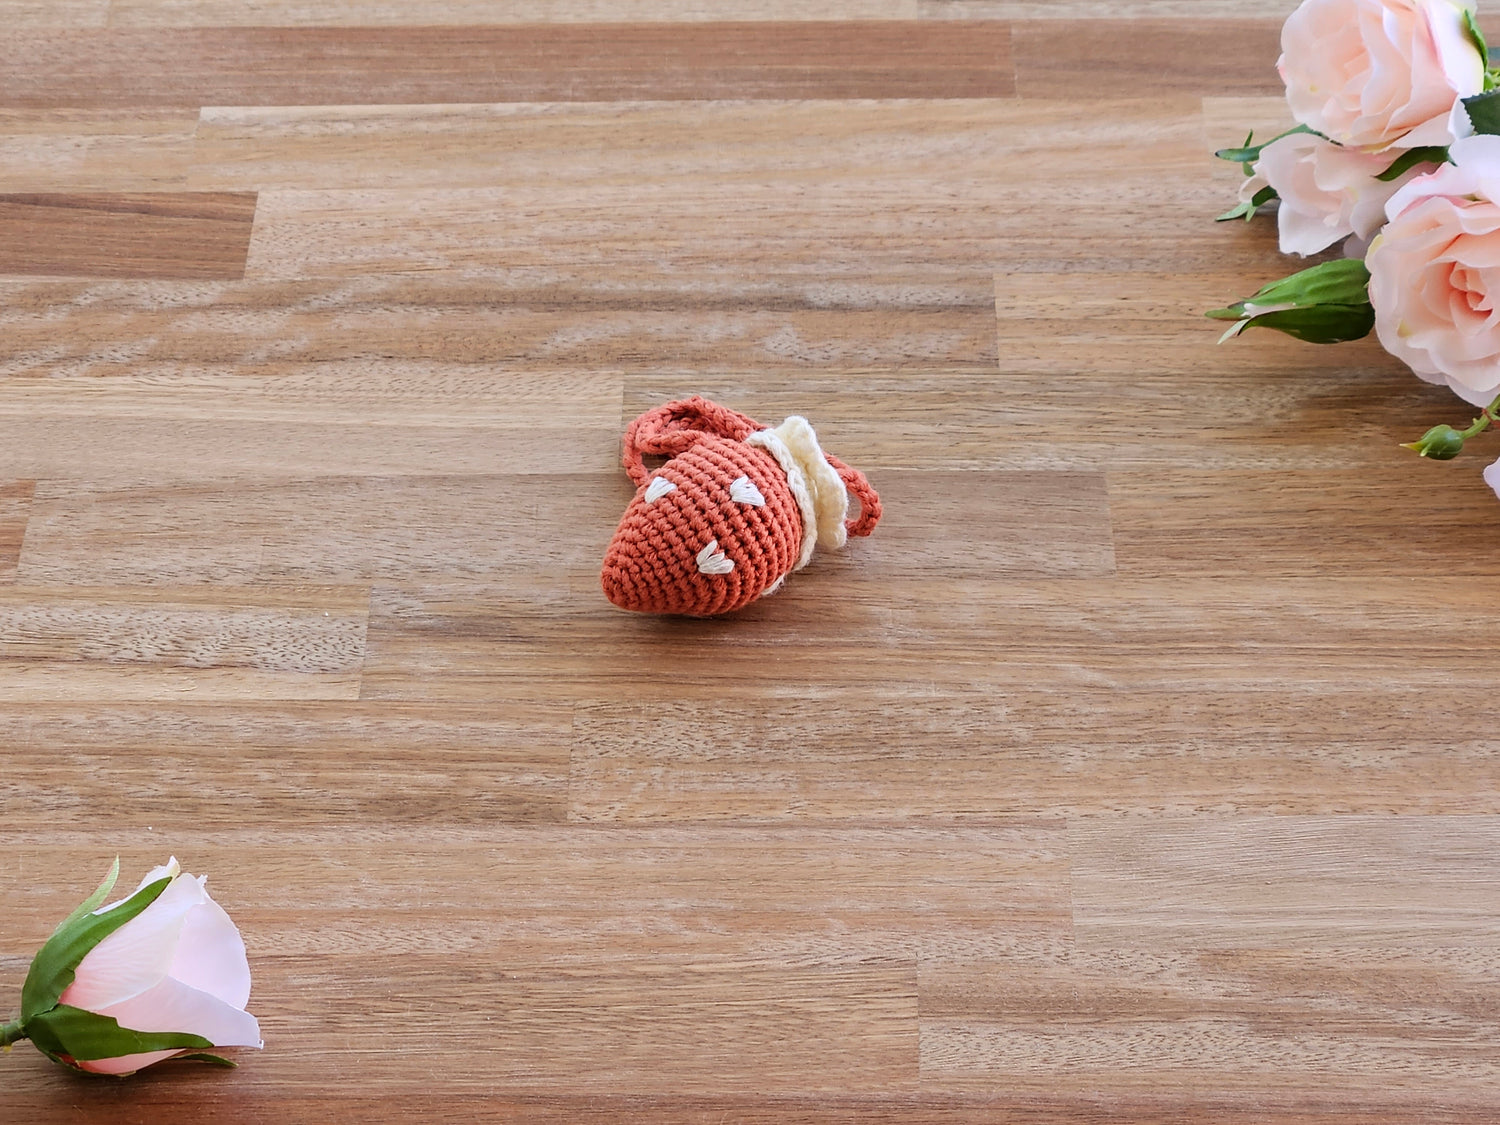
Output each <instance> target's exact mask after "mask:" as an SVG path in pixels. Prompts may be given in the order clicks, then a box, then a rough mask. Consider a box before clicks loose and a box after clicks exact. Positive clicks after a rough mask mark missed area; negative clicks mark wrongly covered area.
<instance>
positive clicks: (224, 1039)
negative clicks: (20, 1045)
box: [0, 859, 261, 1075]
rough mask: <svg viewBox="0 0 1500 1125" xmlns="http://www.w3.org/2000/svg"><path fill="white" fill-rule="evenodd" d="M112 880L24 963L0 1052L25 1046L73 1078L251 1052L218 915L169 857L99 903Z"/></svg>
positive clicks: (225, 926)
mask: <svg viewBox="0 0 1500 1125" xmlns="http://www.w3.org/2000/svg"><path fill="white" fill-rule="evenodd" d="M119 873H120V862H119V860H116V861H115V864H114V867H112V868H111V869H110V873H109V875H108V876H107V877H106V878H105V880H104V882H103V883H102V884H100V886H99V888H98V889H97V890H96V891H95V892H94V893H93V894H92V895H90V896H89V897H88V899H86V900H85V901H84V902H83V903H82V904H81V905H80V906H79V907H78V909H76V910H74V911H73V913H71V914H69V915H68V916H67V917H66V918H65V919H63V921H62V923H61V924H60V925H59V926H58V927H57V929H55V930H54V931H53V932H52V936H51V937H50V938H48V939H47V941H46V943H45V944H44V945H43V946H42V948H41V950H40V951H38V953H37V955H36V957H35V958H33V959H32V962H31V970H30V971H29V972H28V973H27V974H26V981H25V983H24V984H23V985H22V986H21V1016H20V1018H19V1019H17V1020H16V1021H15V1022H13V1023H9V1024H6V1025H5V1026H4V1027H0V1045H3V1046H4V1047H6V1048H9V1046H10V1045H11V1044H12V1043H14V1042H16V1041H18V1040H21V1039H30V1040H31V1042H32V1043H33V1044H34V1045H35V1046H36V1047H37V1049H38V1050H40V1051H41V1052H42V1053H43V1054H45V1055H47V1056H48V1057H49V1058H51V1059H52V1060H54V1061H55V1062H59V1063H62V1064H63V1065H65V1066H70V1067H72V1068H74V1069H75V1070H83V1071H89V1072H92V1073H94V1074H115V1075H126V1074H132V1073H134V1072H135V1071H137V1070H140V1069H141V1068H142V1067H146V1066H150V1065H151V1064H153V1063H158V1062H162V1061H163V1060H165V1059H170V1058H178V1057H183V1058H189V1059H194V1060H197V1061H201V1062H213V1063H219V1064H221V1065H228V1066H232V1065H234V1064H233V1063H230V1062H229V1061H228V1060H227V1059H223V1058H220V1057H219V1056H218V1055H212V1054H207V1053H205V1049H206V1048H209V1047H229V1046H240V1047H259V1046H260V1045H261V1040H260V1027H259V1025H258V1024H257V1023H256V1020H255V1017H254V1016H252V1015H250V1014H249V1013H248V1012H246V1011H245V1004H246V1002H247V1001H248V1000H249V999H250V966H249V964H248V963H247V962H246V959H245V944H244V942H243V941H241V940H240V932H239V930H238V929H237V928H236V927H235V924H234V923H233V922H231V921H230V920H229V916H228V915H227V914H225V913H224V911H223V910H222V909H221V908H220V907H219V905H218V904H217V903H215V902H214V901H213V899H211V898H209V897H208V892H207V891H205V890H204V889H203V881H204V880H203V877H202V876H199V877H197V878H194V877H193V876H192V875H186V874H183V872H182V869H181V868H180V867H178V865H177V860H175V859H172V860H169V861H168V862H167V863H166V865H165V866H162V867H158V868H156V869H155V870H153V871H151V872H150V873H149V874H148V875H147V876H146V877H145V878H144V879H143V880H141V885H140V886H139V887H137V888H136V890H135V891H134V892H133V893H132V894H130V895H128V896H126V897H125V898H123V899H121V900H120V901H119V902H115V903H111V904H110V905H108V906H100V905H99V904H100V903H101V902H103V901H104V900H105V899H106V898H107V897H108V896H109V892H110V890H111V889H112V888H113V887H114V883H115V879H116V878H117V877H118V875H119Z"/></svg>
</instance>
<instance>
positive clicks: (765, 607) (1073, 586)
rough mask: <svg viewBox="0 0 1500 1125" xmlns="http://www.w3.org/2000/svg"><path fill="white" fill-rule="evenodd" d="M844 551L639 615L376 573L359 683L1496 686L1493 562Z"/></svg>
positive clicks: (908, 690)
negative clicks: (1187, 571) (741, 601)
mask: <svg viewBox="0 0 1500 1125" xmlns="http://www.w3.org/2000/svg"><path fill="white" fill-rule="evenodd" d="M851 551H852V553H851V554H850V555H849V556H847V557H846V556H839V555H833V556H829V557H828V558H826V559H824V560H822V561H821V562H820V561H819V560H817V559H815V560H814V562H813V564H812V565H811V566H809V567H808V568H807V569H806V570H805V571H803V572H801V573H799V574H798V575H796V576H795V577H794V578H793V579H792V580H791V581H789V582H788V583H787V585H786V587H785V589H784V590H783V591H781V592H779V593H777V594H776V595H775V596H774V597H772V598H767V599H762V600H761V601H759V602H756V603H754V604H752V605H751V606H750V607H749V608H747V609H746V610H744V611H743V612H741V613H739V614H737V615H736V616H735V617H734V619H733V621H732V624H731V623H728V622H722V621H693V620H673V619H666V620H663V619H658V618H653V617H645V616H637V615H629V616H627V615H626V614H625V613H624V611H619V610H615V609H614V608H613V607H611V606H609V605H608V604H607V603H606V602H604V600H603V595H602V594H599V593H598V587H597V583H598V577H597V574H596V573H595V572H593V571H590V572H589V573H587V574H584V575H580V576H578V577H576V578H575V579H574V580H573V581H572V582H571V583H570V584H569V586H567V587H566V588H565V587H563V586H562V585H561V584H559V585H558V586H557V587H554V588H552V589H548V590H546V591H545V592H543V591H542V590H541V589H538V590H536V591H535V592H534V594H533V596H531V597H522V596H518V595H516V594H515V593H514V592H513V590H510V589H507V588H506V587H505V586H503V585H485V584H477V583H471V584H458V583H448V584H430V585H427V586H407V587H402V588H394V587H380V588H377V589H376V590H375V592H374V595H373V600H372V609H371V624H370V648H369V651H370V657H369V661H368V663H367V664H366V667H365V675H364V692H365V697H366V698H371V699H383V698H396V699H434V700H435V699H454V700H462V699H479V698H486V697H489V696H491V695H493V694H494V693H496V692H499V691H507V690H514V689H515V687H516V685H518V684H520V683H527V684H530V683H533V682H536V681H538V680H541V681H544V682H545V683H546V685H547V690H549V691H552V692H557V693H559V694H560V695H563V696H570V695H572V694H574V693H577V692H582V691H587V692H588V693H590V696H591V697H597V695H598V693H603V692H613V691H615V690H616V687H617V685H629V686H632V687H636V686H638V684H639V681H640V679H641V671H640V670H641V669H642V668H651V669H655V670H657V672H656V674H659V675H666V674H668V671H670V674H671V677H672V681H671V682H672V683H673V685H674V686H675V688H676V689H677V690H678V691H679V692H680V693H681V696H682V698H684V699H694V698H703V697H704V696H707V697H709V698H716V699H717V698H724V699H728V698H732V697H733V695H734V693H736V692H738V691H745V690H750V691H752V692H755V694H754V695H752V698H761V694H760V693H759V692H758V691H757V689H755V688H753V687H747V686H746V685H754V684H755V683H756V682H757V681H756V676H755V674H754V670H755V669H756V668H762V667H764V664H765V662H766V660H767V659H772V658H771V657H769V656H768V652H769V651H770V650H774V652H775V656H774V660H775V663H776V666H777V669H778V682H779V683H780V682H784V683H790V684H795V685H796V687H797V690H798V692H799V693H800V692H803V691H827V692H835V693H836V692H838V691H847V692H850V693H852V694H854V695H855V696H858V694H859V693H860V692H883V693H886V695H887V697H888V698H889V699H890V700H891V701H892V702H894V701H895V700H898V699H904V698H912V697H917V698H923V697H926V696H928V695H931V694H932V693H934V692H937V691H944V690H954V689H958V688H965V689H971V690H980V691H996V690H1002V689H1003V690H1036V689H1051V690H1060V689H1081V688H1086V687H1094V688H1111V689H1115V690H1133V691H1134V690H1153V691H1191V692H1200V691H1208V692H1218V691H1224V690H1233V691H1263V692H1271V693H1278V692H1279V693H1284V692H1297V693H1304V692H1313V691H1319V692H1325V693H1326V692H1338V691H1370V690H1412V689H1422V688H1426V689H1430V688H1455V687H1461V686H1463V687H1467V688H1469V689H1471V690H1478V691H1483V690H1485V689H1484V686H1483V685H1484V684H1485V683H1487V682H1488V681H1487V679H1486V677H1487V676H1488V675H1489V674H1490V673H1489V668H1490V663H1489V662H1490V660H1492V659H1493V658H1494V652H1493V650H1494V649H1495V647H1496V643H1497V642H1494V641H1492V640H1491V639H1490V638H1489V637H1488V635H1487V634H1485V633H1484V632H1482V631H1479V632H1476V631H1475V630H1474V629H1473V627H1472V625H1473V612H1474V610H1473V607H1474V605H1476V604H1479V602H1478V599H1481V598H1482V590H1483V589H1484V588H1485V580H1484V579H1482V578H1476V579H1467V580H1466V579H1463V578H1461V577H1460V578H1448V577H1444V578H1443V579H1441V580H1439V579H1434V578H1389V579H1381V580H1371V579H1368V578H1361V579H1357V580H1355V579H1349V580H1339V579H1336V578H1319V579H1281V580H1275V581H1270V580H1241V581H1237V582H1236V581H1233V580H1224V579H1178V578H1174V579H1161V580H1150V579H1141V580H1121V579H1068V580H1052V581H1048V580H1044V579H1037V580H1022V579H1015V580H990V581H979V580H970V581H960V580H956V579H950V580H946V581H944V582H942V583H936V582H933V581H931V580H930V579H923V578H897V577H887V578H882V579H880V580H869V579H865V578H864V577H862V576H861V575H860V574H859V572H858V569H857V568H858V563H859V560H858V556H857V552H858V545H857V544H856V545H855V547H854V548H852V549H851ZM830 599H832V601H830ZM1451 636H1462V637H1463V638H1464V640H1463V643H1462V645H1460V646H1454V645H1452V644H1450V643H1449V642H1448V640H1447V638H1449V637H1451Z"/></svg>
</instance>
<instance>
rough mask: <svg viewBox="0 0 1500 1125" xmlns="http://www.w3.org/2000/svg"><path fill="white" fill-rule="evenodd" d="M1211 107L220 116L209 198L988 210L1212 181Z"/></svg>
mask: <svg viewBox="0 0 1500 1125" xmlns="http://www.w3.org/2000/svg"><path fill="white" fill-rule="evenodd" d="M1195 108H1196V106H1195V103H1194V102H1193V100H1192V99H1159V100H1157V101H1155V102H1144V103H1143V102H1114V103H1109V104H1108V105H1107V106H1101V107H1100V114H1099V118H1095V119H1090V120H1084V121H1080V120H1078V119H1077V117H1076V114H1075V112H1074V110H1073V109H1072V107H1071V105H1069V104H1067V103H1058V102H1051V103H1031V102H1020V101H1017V100H1015V99H1011V98H973V99H963V100H945V101H933V100H922V101H910V102H908V101H892V100H889V99H881V100H879V101H830V100H827V99H801V100H796V101H756V102H746V101H721V102H670V101H622V102H605V103H589V104H581V105H580V104H564V103H543V104H530V103H522V104H491V105H411V106H390V105H382V106H349V105H339V106H209V107H205V108H204V109H203V111H202V118H201V121H200V123H199V127H198V132H197V147H196V150H195V153H194V167H193V173H192V175H193V180H192V182H193V186H194V187H197V188H203V189H212V190H265V189H270V188H290V189H308V188H329V189H351V188H368V189H391V188H458V187H472V188H483V187H501V186H509V187H519V186H528V187H548V186H550V187H551V188H553V189H554V190H558V189H559V188H560V187H562V186H563V185H568V186H569V187H570V188H584V187H587V188H589V189H590V190H593V189H597V188H599V187H611V188H615V189H618V188H620V187H622V186H627V187H628V186H631V185H636V186H639V185H641V184H642V183H645V182H650V183H653V184H654V183H661V182H665V183H670V184H672V185H674V186H675V187H677V188H678V189H681V188H682V187H684V186H688V187H694V186H699V187H706V186H710V185H722V184H735V185H737V186H739V187H755V186H757V185H761V186H763V185H765V184H767V183H775V184H786V185H788V186H789V187H793V186H794V187H795V188H797V189H798V190H799V191H800V192H801V193H802V194H804V195H807V194H808V193H809V192H810V190H813V189H817V190H819V191H820V192H821V193H822V194H837V193H839V192H844V191H858V190H862V189H864V188H865V187H866V186H867V185H871V184H894V183H900V184H905V185H908V187H909V189H910V190H911V191H912V192H914V193H922V194H926V195H939V196H941V198H944V199H950V198H953V197H955V196H958V197H959V198H963V199H966V200H970V201H984V200H987V199H989V198H992V197H991V196H987V195H986V194H985V192H986V189H990V190H993V188H994V186H995V185H996V184H1005V185H1007V186H1011V185H1018V184H1031V183H1034V182H1035V176H1036V172H1037V166H1038V165H1040V166H1042V167H1044V168H1046V169H1047V170H1048V171H1049V172H1055V174H1056V175H1058V176H1059V177H1061V176H1066V175H1074V174H1075V173H1079V172H1083V171H1085V170H1086V169H1088V168H1090V167H1092V166H1093V164H1094V163H1095V162H1097V161H1098V160H1099V159H1101V158H1102V159H1106V160H1110V159H1113V157H1114V156H1115V155H1116V154H1117V155H1118V157H1120V158H1121V159H1120V161H1119V163H1120V164H1121V165H1122V167H1121V174H1122V175H1124V176H1126V177H1130V178H1132V179H1134V178H1135V177H1138V176H1141V175H1144V174H1145V172H1144V170H1142V169H1141V166H1142V165H1143V164H1144V165H1145V166H1146V167H1149V169H1150V170H1151V171H1152V172H1155V173H1162V172H1166V171H1168V170H1171V171H1174V172H1199V171H1201V170H1202V168H1203V164H1204V161H1203V156H1204V153H1203V146H1204V144H1205V143H1206V142H1205V141H1204V140H1203V139H1202V131H1201V130H1199V129H1196V128H1194V127H1193V123H1192V122H1191V121H1188V120H1185V118H1186V117H1187V116H1188V115H1189V114H1191V113H1192V112H1193V111H1194V110H1195ZM75 112H77V111H75ZM1226 113H1227V111H1226ZM1105 118H1107V119H1108V121H1105V120H1102V119H1105ZM1235 128H1239V125H1238V124H1236V125H1235ZM1122 130H1123V131H1126V132H1141V133H1149V135H1150V136H1151V138H1152V140H1153V144H1152V145H1151V147H1150V148H1149V149H1146V150H1144V151H1143V150H1142V149H1141V148H1140V146H1139V144H1135V145H1132V143H1131V140H1130V138H1129V137H1122V135H1121V133H1122ZM1243 136H1244V134H1243V132H1240V134H1239V135H1238V136H1237V137H1236V138H1235V140H1236V143H1238V141H1239V140H1242V139H1243ZM1084 146H1087V147H1088V148H1091V149H1095V150H1096V151H1093V152H1083V151H1080V149H1081V148H1082V147H1084ZM1100 152H1108V153H1109V154H1111V155H1109V156H1102V157H1101V155H1100ZM1126 155H1129V156H1130V157H1131V160H1130V161H1128V162H1127V161H1125V160H1124V159H1123V158H1124V157H1125V156H1126ZM1074 178H1075V179H1078V178H1081V177H1079V176H1076V175H1074Z"/></svg>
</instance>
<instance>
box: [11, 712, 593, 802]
mask: <svg viewBox="0 0 1500 1125" xmlns="http://www.w3.org/2000/svg"><path fill="white" fill-rule="evenodd" d="M571 732H572V718H571V715H570V713H569V709H568V708H567V707H558V706H554V705H548V704H542V703H533V702H527V701H525V700H509V701H506V702H505V703H504V704H503V705H499V706H495V705H487V706H483V707H476V708H454V707H442V708H432V707H421V706H416V707H413V706H406V705H400V704H398V705H393V706H389V707H371V706H366V705H357V704H351V703H344V702H313V703H303V702H296V703H276V702H267V701H266V700H265V699H263V698H258V699H254V700H251V701H250V702H234V701H226V702H198V701H196V695H195V696H194V697H193V698H190V699H189V700H188V701H187V702H179V703H177V704H176V706H173V707H170V708H167V707H164V706H162V704H161V702H159V701H158V702H150V703H135V702H131V703H98V702H95V703H61V704H59V703H35V702H33V703H23V702H15V701H12V702H10V703H8V704H6V705H5V706H3V707H0V742H3V743H4V745H5V746H7V747H8V748H9V752H10V757H9V759H8V766H7V772H6V781H7V785H8V786H9V787H10V790H9V791H10V793H11V794H12V797H11V798H10V799H12V800H14V801H15V802H17V803H18V804H23V805H24V806H25V807H27V808H30V809H32V810H33V811H34V813H35V814H36V815H38V816H45V817H47V818H49V819H55V820H57V821H59V822H61V821H64V820H69V821H88V820H92V819H95V818H99V819H105V818H107V819H108V821H109V822H110V823H111V824H118V825H119V826H120V829H121V830H122V831H132V832H135V831H141V830H143V829H145V828H146V827H148V826H151V825H155V826H157V827H158V828H161V827H164V826H166V825H169V824H182V825H187V824H191V825H194V826H196V827H198V828H200V829H205V830H215V831H222V830H227V829H231V828H235V827H237V826H239V825H241V824H243V823H244V822H245V820H246V819H247V816H248V817H253V818H254V819H255V820H256V821H258V822H263V823H285V824H293V823H302V822H306V823H309V824H323V825H327V826H329V827H330V828H333V827H335V826H336V827H337V828H338V829H339V830H340V831H346V832H347V831H360V830H364V829H367V828H368V827H369V826H370V825H389V824H393V823H400V824H403V825H428V826H430V825H434V824H450V825H465V824H473V825H480V824H496V823H503V824H531V823H546V822H558V821H561V820H563V819H564V818H565V816H566V815H567V808H568V760H569V747H570V743H571ZM226 746H233V747H234V748H235V752H234V753H233V754H227V755H226V754H225V753H224V752H223V748H224V747H226ZM376 777H378V778H379V779H380V784H379V785H372V784H371V779H372V778H376ZM208 778H212V784H196V782H197V781H199V780H206V779H208ZM182 779H191V780H192V781H193V782H194V783H193V784H188V785H184V784H182ZM247 810H248V811H247Z"/></svg>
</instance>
